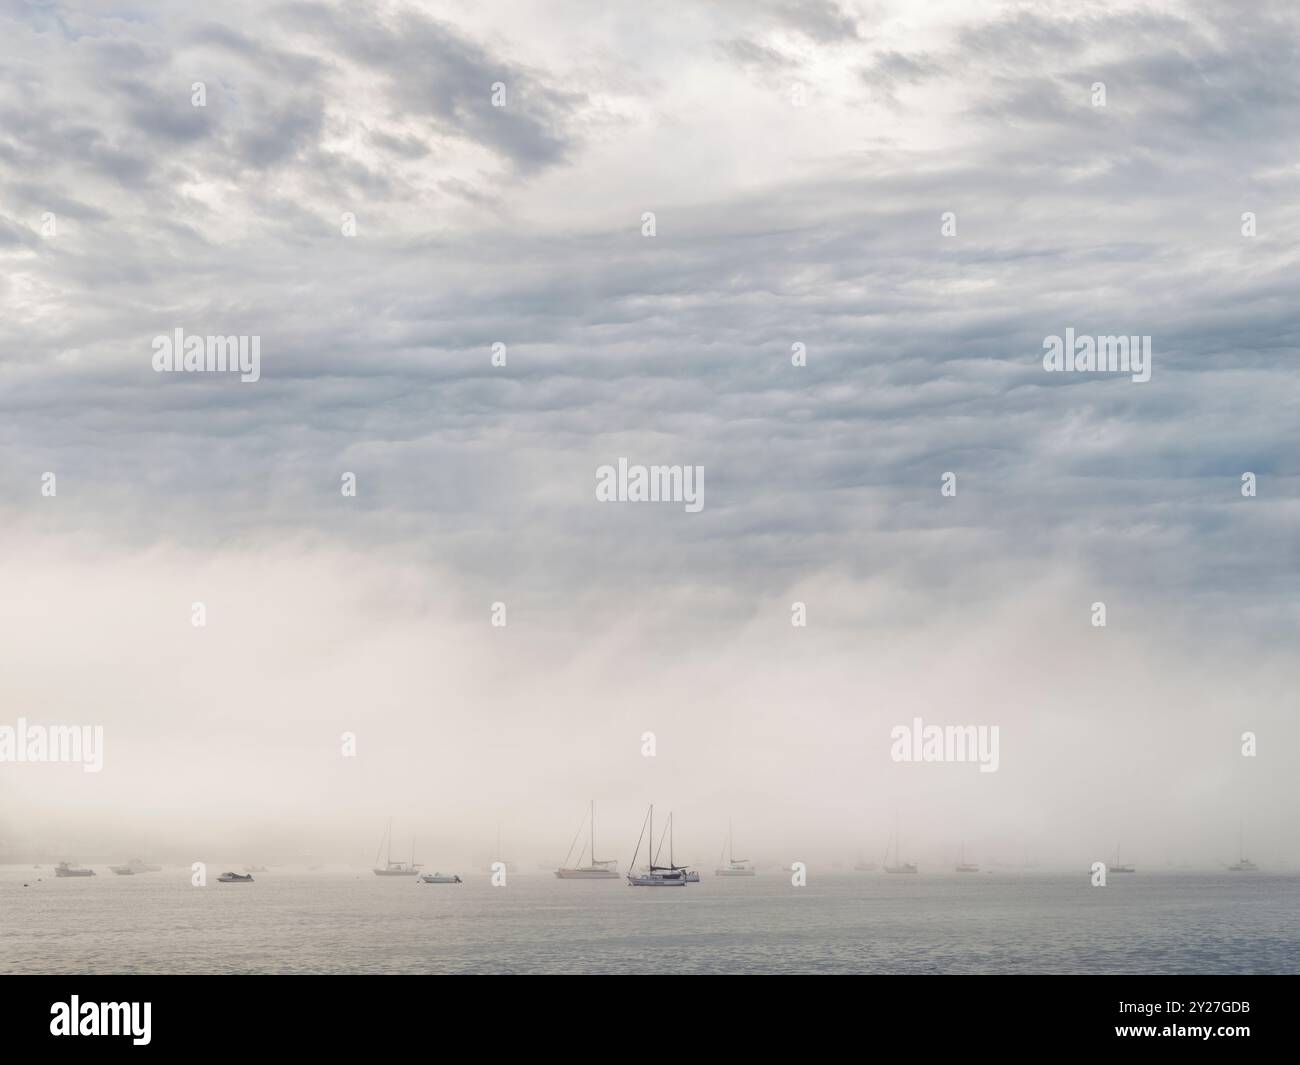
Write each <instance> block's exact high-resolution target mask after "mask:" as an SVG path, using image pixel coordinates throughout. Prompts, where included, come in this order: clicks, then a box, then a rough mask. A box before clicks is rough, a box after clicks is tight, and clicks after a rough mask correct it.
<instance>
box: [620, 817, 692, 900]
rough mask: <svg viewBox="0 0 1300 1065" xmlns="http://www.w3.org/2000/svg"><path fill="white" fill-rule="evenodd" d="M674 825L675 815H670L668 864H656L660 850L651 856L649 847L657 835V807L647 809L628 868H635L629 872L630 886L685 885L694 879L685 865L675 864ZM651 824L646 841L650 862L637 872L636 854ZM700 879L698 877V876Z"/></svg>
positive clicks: (661, 845)
mask: <svg viewBox="0 0 1300 1065" xmlns="http://www.w3.org/2000/svg"><path fill="white" fill-rule="evenodd" d="M672 825H673V815H672V814H669V815H668V828H667V829H666V832H667V834H668V864H667V865H655V859H656V858H657V857H658V851H656V852H655V854H654V855H653V856H650V850H649V848H650V847H651V846H652V845H653V843H654V836H655V808H654V804H653V803H652V804H651V805H650V809H649V810H647V811H646V817H645V820H644V821H642V822H641V835H640V837H638V839H637V841H636V850H635V851H633V852H632V861H631V862H630V863H629V864H628V868H629V869H631V870H633V872H629V873H628V874H627V883H628V887H685V886H686V885H687V884H688V883H693V881H691V880H689V879H688V878H687V874H688V872H689V871H688V870H687V868H686V867H685V866H684V865H675V864H673V843H672ZM647 826H649V829H650V838H649V840H647V842H646V855H647V857H649V861H650V864H649V865H648V866H647V867H646V871H645V872H643V873H638V872H635V869H636V856H637V855H638V854H640V853H641V840H643V839H645V838H646V827H647ZM659 846H660V849H662V847H663V840H662V839H660V841H659ZM697 879H698V878H697Z"/></svg>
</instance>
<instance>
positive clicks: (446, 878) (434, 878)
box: [419, 873, 463, 884]
mask: <svg viewBox="0 0 1300 1065" xmlns="http://www.w3.org/2000/svg"><path fill="white" fill-rule="evenodd" d="M419 882H420V883H421V884H460V883H463V881H462V880H461V878H460V877H458V876H457V875H456V874H455V873H421V874H420V877H419Z"/></svg>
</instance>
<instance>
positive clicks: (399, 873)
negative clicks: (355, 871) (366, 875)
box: [372, 869, 419, 876]
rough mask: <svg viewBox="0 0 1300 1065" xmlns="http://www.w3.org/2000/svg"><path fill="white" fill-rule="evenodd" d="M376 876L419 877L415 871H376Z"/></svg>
mask: <svg viewBox="0 0 1300 1065" xmlns="http://www.w3.org/2000/svg"><path fill="white" fill-rule="evenodd" d="M372 872H374V874H375V876H418V875H419V874H418V872H417V871H416V870H415V869H375V870H372Z"/></svg>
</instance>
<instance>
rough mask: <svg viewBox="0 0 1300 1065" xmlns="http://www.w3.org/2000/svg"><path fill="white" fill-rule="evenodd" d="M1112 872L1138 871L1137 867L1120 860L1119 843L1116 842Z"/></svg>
mask: <svg viewBox="0 0 1300 1065" xmlns="http://www.w3.org/2000/svg"><path fill="white" fill-rule="evenodd" d="M1110 872H1112V873H1136V872H1137V869H1135V868H1134V867H1133V866H1131V865H1125V864H1124V863H1123V862H1121V861H1120V860H1119V844H1118V843H1116V844H1115V861H1114V862H1112V863H1111V866H1110Z"/></svg>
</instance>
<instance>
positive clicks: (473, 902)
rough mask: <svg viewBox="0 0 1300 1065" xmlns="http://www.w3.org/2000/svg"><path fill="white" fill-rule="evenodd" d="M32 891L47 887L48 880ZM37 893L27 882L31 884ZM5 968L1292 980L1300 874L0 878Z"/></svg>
mask: <svg viewBox="0 0 1300 1065" xmlns="http://www.w3.org/2000/svg"><path fill="white" fill-rule="evenodd" d="M37 877H41V878H43V879H41V880H40V881H39V882H38V881H37V880H36V878H37ZM24 883H26V884H28V885H29V886H28V887H24V886H23V884H24ZM0 971H3V972H6V973H121V972H145V973H156V972H161V973H624V972H675V973H719V972H748V973H791V972H797V973H943V972H956V973H1014V972H1044V973H1050V972H1082V973H1124V972H1134V973H1142V972H1157V973H1249V972H1264V973H1284V972H1285V973H1296V972H1300V877H1293V876H1270V875H1267V874H1260V875H1234V874H1229V873H1223V874H1217V875H1216V874H1206V875H1191V874H1188V875H1167V874H1165V875H1162V874H1144V873H1138V874H1137V875H1134V876H1119V877H1112V878H1111V882H1110V885H1109V886H1108V887H1106V888H1093V887H1091V886H1090V885H1089V882H1088V877H1087V876H1086V874H1085V875H1079V876H1070V877H1065V876H1049V875H1033V874H1028V873H1025V874H1012V873H998V874H991V875H990V874H978V875H970V876H957V875H955V874H947V875H940V874H933V875H926V874H925V873H924V872H922V873H921V874H920V875H917V876H890V875H886V874H884V873H862V874H852V875H850V874H823V875H818V874H817V872H816V870H813V871H812V873H811V874H810V879H809V884H808V886H807V887H804V888H793V887H791V886H790V882H789V879H788V877H782V876H780V875H779V874H777V873H775V872H774V873H772V874H771V875H767V876H763V875H760V876H758V877H755V878H753V879H733V880H717V879H712V878H708V879H705V880H704V881H703V882H702V883H699V884H692V885H689V886H688V887H685V888H663V889H658V888H629V887H627V886H626V884H625V883H623V882H622V881H560V880H556V879H555V878H554V877H550V876H546V875H522V874H518V875H514V876H512V877H511V878H510V883H509V886H508V887H505V888H493V887H491V886H490V884H489V883H488V878H487V876H486V875H485V874H484V875H478V874H476V875H474V876H472V877H468V878H467V883H465V884H461V885H426V884H417V883H414V882H413V881H411V880H407V879H406V878H392V879H383V878H379V877H375V876H373V875H371V874H370V873H369V872H365V873H341V872H334V873H328V872H322V873H316V874H307V873H301V872H299V873H289V872H284V873H281V872H277V871H276V870H275V869H272V870H271V871H270V872H268V873H259V874H257V879H256V881H255V882H254V883H252V884H218V883H215V882H214V881H210V882H209V885H208V886H207V887H206V888H193V887H191V886H190V885H189V871H188V869H184V870H182V869H168V870H166V871H164V872H161V873H149V874H143V875H139V876H134V877H118V876H113V875H112V874H111V873H109V871H108V869H107V868H104V869H101V870H100V872H99V875H98V876H96V877H94V878H88V879H84V880H72V879H65V880H56V879H55V878H54V877H53V874H52V872H51V870H50V868H49V867H48V866H47V867H44V868H43V869H41V870H39V871H38V870H34V869H30V868H27V869H24V868H21V867H16V866H8V867H0Z"/></svg>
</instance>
